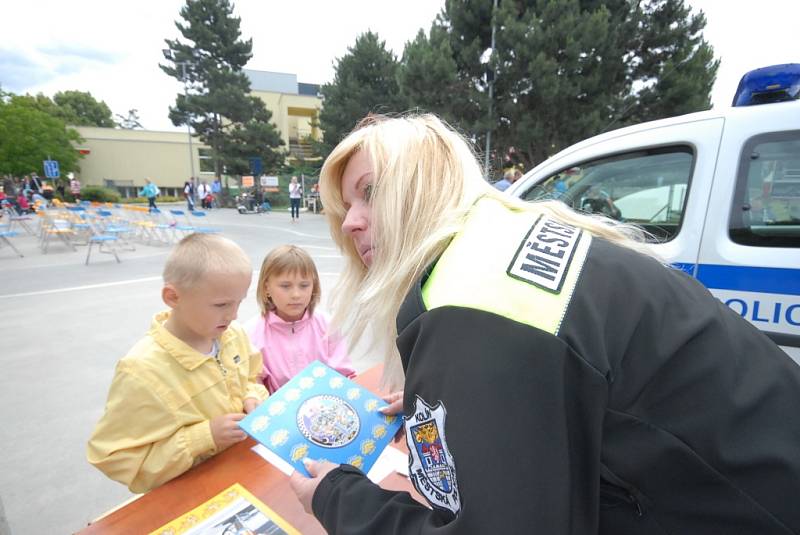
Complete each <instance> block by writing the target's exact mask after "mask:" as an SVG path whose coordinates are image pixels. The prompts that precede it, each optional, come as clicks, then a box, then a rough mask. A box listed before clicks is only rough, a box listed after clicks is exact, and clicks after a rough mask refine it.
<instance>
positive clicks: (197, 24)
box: [159, 0, 282, 178]
mask: <svg viewBox="0 0 800 535" xmlns="http://www.w3.org/2000/svg"><path fill="white" fill-rule="evenodd" d="M180 15H181V18H182V19H183V20H184V22H183V23H181V22H179V21H176V22H175V26H176V27H177V28H178V31H180V33H181V35H182V36H183V38H184V40H185V41H186V42H182V41H179V40H177V39H176V40H170V39H166V40H165V41H166V43H167V46H168V47H169V49H168V50H167V51H165V58H166V59H167V64H166V65H159V66H160V67H161V69H162V70H163V71H164V72H165V73H167V74H168V75H169V76H172V77H173V78H176V79H178V80H180V81H182V82H183V83H184V84H185V87H186V92H185V94H179V95H178V96H177V98H176V100H175V106H174V107H170V112H169V117H170V119H171V120H172V123H173V124H174V125H176V126H179V125H185V124H187V123H189V124H190V125H191V127H192V129H194V131H195V132H196V133H197V135H198V136H199V137H200V139H201V140H202V141H203V143H205V144H206V145H208V146H209V147H210V148H211V153H212V157H213V158H214V162H215V174H216V176H217V178H219V177H220V176H221V175H222V173H223V169H224V168H226V167H228V166H230V167H231V169H230V170H229V171H231V172H232V171H233V170H238V169H240V164H241V161H242V158H243V157H246V156H244V155H243V154H242V153H241V152H242V147H241V146H240V145H238V144H237V141H240V142H241V141H242V140H246V141H247V149H248V150H250V151H255V147H258V148H259V150H260V151H261V157H262V158H265V159H266V160H269V161H273V160H280V158H281V156H280V153H279V152H276V151H275V150H274V149H275V148H277V147H279V146H280V145H281V144H282V143H281V140H280V136H279V135H278V134H277V132H276V130H275V127H274V126H273V125H272V124H271V123H270V119H271V117H272V114H271V112H270V111H269V110H267V109H266V107H265V106H264V103H263V102H262V101H261V100H259V99H257V98H254V97H251V96H250V95H249V93H250V81H249V79H248V78H247V76H246V75H245V74H244V72H242V68H243V67H244V66H245V64H247V62H248V61H249V60H250V58H251V56H252V52H251V51H252V48H253V41H252V39H248V40H242V39H241V32H240V30H239V26H240V22H241V19H239V18H238V17H235V16H234V15H233V5H232V4H231V2H230V1H229V0H187V1H186V5H184V6H183V8H181V12H180ZM257 155H258V154H255V153H252V152H251V153H250V154H249V155H247V156H257Z"/></svg>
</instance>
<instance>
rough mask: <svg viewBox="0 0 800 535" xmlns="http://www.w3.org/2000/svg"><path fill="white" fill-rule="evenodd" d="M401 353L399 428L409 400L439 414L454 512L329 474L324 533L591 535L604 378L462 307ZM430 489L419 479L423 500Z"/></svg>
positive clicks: (436, 313) (322, 509)
mask: <svg viewBox="0 0 800 535" xmlns="http://www.w3.org/2000/svg"><path fill="white" fill-rule="evenodd" d="M398 347H399V349H400V353H401V354H402V355H403V356H404V360H406V361H407V362H410V363H411V364H410V365H409V366H408V367H407V369H406V383H405V400H404V406H405V413H406V425H407V426H409V425H412V423H413V422H414V419H413V414H414V412H415V408H416V407H417V403H418V401H417V400H424V401H425V402H426V404H428V405H429V406H431V407H436V406H437V405H438V406H440V407H441V408H442V409H443V410H444V413H445V415H444V418H443V420H442V422H443V424H442V425H443V428H442V429H441V430H440V432H441V435H442V437H443V440H444V441H445V442H446V450H447V451H445V452H444V453H445V456H446V457H447V458H448V459H449V461H448V462H449V463H450V465H451V467H452V468H453V470H454V472H455V488H457V490H458V494H459V499H460V506H459V508H458V509H457V510H456V511H455V512H454V513H453V512H450V511H448V510H446V509H442V508H440V507H438V506H437V505H436V504H432V505H434V507H433V508H428V507H425V506H424V505H422V504H418V503H416V502H414V501H413V500H411V498H410V497H409V496H408V495H407V494H405V493H397V492H389V491H385V490H382V489H380V488H379V487H377V486H375V485H373V484H372V483H370V482H369V481H368V480H367V479H366V478H365V477H364V476H362V475H360V474H358V473H353V471H352V470H349V469H348V468H347V467H343V468H338V469H336V470H334V471H332V472H330V473H329V474H328V476H326V478H325V479H324V480H323V481H322V482H321V484H320V486H319V487H318V488H317V491H316V493H315V495H314V499H313V504H312V505H313V509H314V513H315V515H316V516H317V518H318V519H319V520H320V522H321V523H322V525H323V526H324V527H325V528H326V529H327V530H328V533H334V534H345V533H398V534H399V533H403V534H405V533H415V534H425V533H457V534H468V535H469V534H473V533H474V534H478V533H546V534H548V535H579V534H585V533H596V532H597V529H598V522H599V469H600V443H601V434H602V422H603V414H604V409H605V406H606V403H607V399H606V398H607V388H608V385H607V383H606V381H605V377H604V376H603V374H601V373H600V372H599V371H598V370H596V369H595V368H593V367H591V366H590V365H589V364H588V363H586V362H585V361H584V360H583V359H581V358H580V357H579V356H578V355H577V354H575V353H574V352H573V351H572V350H571V349H570V348H569V347H568V346H567V345H566V344H565V343H564V342H563V341H562V340H560V339H559V338H557V337H555V336H553V335H551V334H548V333H546V332H543V331H540V330H538V329H535V328H533V327H531V326H529V325H524V324H521V323H517V322H514V321H511V320H509V319H506V318H502V317H500V316H496V315H493V314H490V313H486V312H481V311H476V310H472V309H466V308H457V307H443V308H437V309H434V310H432V311H429V312H426V313H424V314H422V316H420V317H419V318H418V319H416V320H414V322H413V323H411V324H410V325H409V326H408V327H407V328H405V329H404V330H403V331H402V332H401V334H400V336H399V338H398ZM406 432H407V433H408V429H407V430H406ZM407 441H408V438H407ZM414 448H415V445H414V444H413V443H411V444H409V449H410V450H411V451H414ZM411 473H412V475H414V474H420V475H424V473H425V472H424V467H421V466H419V465H417V466H414V465H413V464H412V470H411ZM430 481H434V480H433V479H431V480H430ZM430 481H425V480H421V479H417V481H416V482H415V486H416V487H417V490H418V491H419V492H420V494H422V495H425V492H424V487H425V486H426V484H427V486H428V488H430V484H431V483H430Z"/></svg>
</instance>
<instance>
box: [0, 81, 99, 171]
mask: <svg viewBox="0 0 800 535" xmlns="http://www.w3.org/2000/svg"><path fill="white" fill-rule="evenodd" d="M48 102H49V103H48ZM53 106H54V104H53V103H52V101H50V99H48V98H47V97H44V96H43V95H38V96H37V97H31V96H30V95H25V96H16V95H10V94H5V95H4V97H3V98H2V99H0V174H11V175H16V176H22V175H26V174H29V173H31V172H33V171H35V172H37V173H38V174H40V175H42V174H43V169H42V162H43V161H44V160H46V159H47V158H48V157H49V158H52V159H53V160H58V162H59V165H60V170H61V174H62V175H66V174H67V173H68V172H70V171H77V170H78V159H79V158H80V157H81V155H80V154H79V153H78V152H77V151H76V150H75V148H74V147H73V145H72V144H73V143H80V142H82V141H83V140H82V139H81V137H80V136H79V135H78V132H76V131H75V130H73V129H71V128H67V126H66V125H65V124H64V121H63V120H62V119H59V118H58V117H56V116H54V115H52V114H51V113H49V112H48V111H44V110H52V107H53Z"/></svg>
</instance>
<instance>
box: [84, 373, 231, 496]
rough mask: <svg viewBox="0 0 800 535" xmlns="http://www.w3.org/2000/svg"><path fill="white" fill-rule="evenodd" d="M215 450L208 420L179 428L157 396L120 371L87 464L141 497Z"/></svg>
mask: <svg viewBox="0 0 800 535" xmlns="http://www.w3.org/2000/svg"><path fill="white" fill-rule="evenodd" d="M215 448H216V446H215V444H214V439H213V438H212V436H211V426H210V423H209V421H208V420H205V419H204V420H198V421H197V422H194V423H192V424H190V425H185V426H181V425H179V424H178V422H177V420H176V418H175V415H174V414H172V412H171V411H170V410H169V409H168V407H167V406H166V405H165V404H164V402H163V401H162V400H161V399H160V398H159V396H158V395H157V394H156V392H154V391H153V390H152V389H151V388H148V386H147V385H145V384H144V382H142V380H141V379H139V378H137V377H135V376H134V375H132V374H131V373H129V372H127V371H125V370H124V369H120V367H118V368H117V372H116V375H115V377H114V380H113V382H112V383H111V389H110V391H109V395H108V401H107V402H106V409H105V414H103V416H102V418H101V419H100V421H99V422H98V423H97V426H96V427H95V429H94V432H93V433H92V436H91V438H90V439H89V444H88V447H87V459H88V460H89V462H90V463H91V464H93V465H94V466H96V467H97V468H98V469H99V470H100V471H102V472H103V473H104V474H106V475H107V476H108V477H110V478H111V479H113V480H115V481H119V482H120V483H124V484H125V485H127V486H128V488H129V489H130V490H131V492H135V493H141V492H147V491H148V490H150V489H152V488H154V487H157V486H159V485H162V484H163V483H166V482H167V481H169V480H170V479H173V478H175V477H177V476H179V475H180V474H182V473H183V472H185V471H187V470H188V469H189V468H191V467H192V465H193V464H194V463H195V460H196V459H197V458H198V457H199V456H201V455H207V454H211V453H214V451H215Z"/></svg>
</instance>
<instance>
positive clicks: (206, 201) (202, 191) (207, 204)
mask: <svg viewBox="0 0 800 535" xmlns="http://www.w3.org/2000/svg"><path fill="white" fill-rule="evenodd" d="M210 197H211V186H209V185H208V182H206V181H205V180H203V181H202V182H201V183H200V184H199V185H198V186H197V198H198V199H200V206H201V207H203V208H211V201H210Z"/></svg>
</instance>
